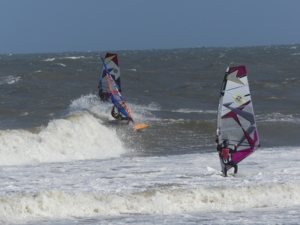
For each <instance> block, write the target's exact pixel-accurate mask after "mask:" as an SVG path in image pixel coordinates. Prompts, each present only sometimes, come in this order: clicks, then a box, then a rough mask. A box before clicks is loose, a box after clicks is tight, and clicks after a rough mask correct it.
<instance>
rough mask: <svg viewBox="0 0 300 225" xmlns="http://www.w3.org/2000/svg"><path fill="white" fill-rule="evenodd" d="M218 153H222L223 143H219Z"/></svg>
mask: <svg viewBox="0 0 300 225" xmlns="http://www.w3.org/2000/svg"><path fill="white" fill-rule="evenodd" d="M217 151H218V152H221V151H222V143H221V142H219V143H218V146H217Z"/></svg>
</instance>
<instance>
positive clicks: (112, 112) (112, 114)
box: [110, 106, 115, 118]
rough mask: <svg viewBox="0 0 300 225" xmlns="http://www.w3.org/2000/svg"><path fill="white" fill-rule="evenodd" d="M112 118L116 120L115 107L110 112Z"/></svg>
mask: <svg viewBox="0 0 300 225" xmlns="http://www.w3.org/2000/svg"><path fill="white" fill-rule="evenodd" d="M110 114H111V116H112V117H114V118H115V107H114V106H113V107H112V109H111V112H110Z"/></svg>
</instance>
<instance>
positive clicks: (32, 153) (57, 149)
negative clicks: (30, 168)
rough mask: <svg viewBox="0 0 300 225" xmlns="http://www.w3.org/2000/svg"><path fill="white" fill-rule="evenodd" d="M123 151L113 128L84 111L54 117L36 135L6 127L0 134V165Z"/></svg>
mask: <svg viewBox="0 0 300 225" xmlns="http://www.w3.org/2000/svg"><path fill="white" fill-rule="evenodd" d="M124 152H125V149H124V147H123V145H122V142H121V140H120V139H119V138H118V136H117V135H116V132H115V130H113V129H112V128H111V129H109V128H107V127H106V126H104V125H102V124H101V121H100V120H98V119H96V118H95V117H93V116H92V115H90V114H88V113H84V112H81V113H78V114H74V115H72V116H70V117H68V118H66V119H56V120H53V121H51V122H50V123H49V124H48V125H47V126H46V127H44V128H42V129H41V131H40V132H39V133H37V134H35V133H31V132H29V131H25V130H7V131H2V132H1V136H0V158H5V160H2V161H1V162H0V165H20V164H29V163H36V162H38V163H40V162H61V161H72V160H85V159H101V158H109V157H118V156H120V155H121V154H122V153H124Z"/></svg>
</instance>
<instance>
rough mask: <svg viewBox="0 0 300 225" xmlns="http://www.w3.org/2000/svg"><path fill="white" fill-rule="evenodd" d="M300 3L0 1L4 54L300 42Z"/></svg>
mask: <svg viewBox="0 0 300 225" xmlns="http://www.w3.org/2000/svg"><path fill="white" fill-rule="evenodd" d="M299 23H300V0H0V43H1V44H0V54H9V53H45V52H66V51H109V50H142V49H169V48H189V47H202V46H208V47H233V46H234V47H235V46H260V45H277V44H294V43H300V26H299Z"/></svg>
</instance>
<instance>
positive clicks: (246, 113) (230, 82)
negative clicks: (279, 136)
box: [217, 66, 260, 173]
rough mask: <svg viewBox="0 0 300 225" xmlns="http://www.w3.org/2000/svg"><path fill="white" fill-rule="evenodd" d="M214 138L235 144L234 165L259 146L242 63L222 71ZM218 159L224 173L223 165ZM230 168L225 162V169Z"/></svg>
mask: <svg viewBox="0 0 300 225" xmlns="http://www.w3.org/2000/svg"><path fill="white" fill-rule="evenodd" d="M217 139H218V141H219V142H222V141H223V140H229V142H230V144H237V152H236V153H233V154H231V160H232V161H233V162H235V163H237V164H238V163H239V162H241V161H242V160H243V159H245V158H246V157H248V156H249V155H251V154H252V153H253V152H255V151H256V150H257V149H258V148H259V147H260V142H259V136H258V131H257V126H256V121H255V115H254V110H253V104H252V98H251V94H250V88H249V83H248V76H247V71H246V67H245V66H238V67H228V68H227V70H226V72H225V76H224V79H223V83H222V88H221V92H220V96H219V107H218V116H217ZM220 162H221V169H222V172H223V173H224V168H225V165H224V164H223V162H222V161H221V160H220ZM230 168H231V167H230V166H228V165H227V171H228V170H229V169H230Z"/></svg>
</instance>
